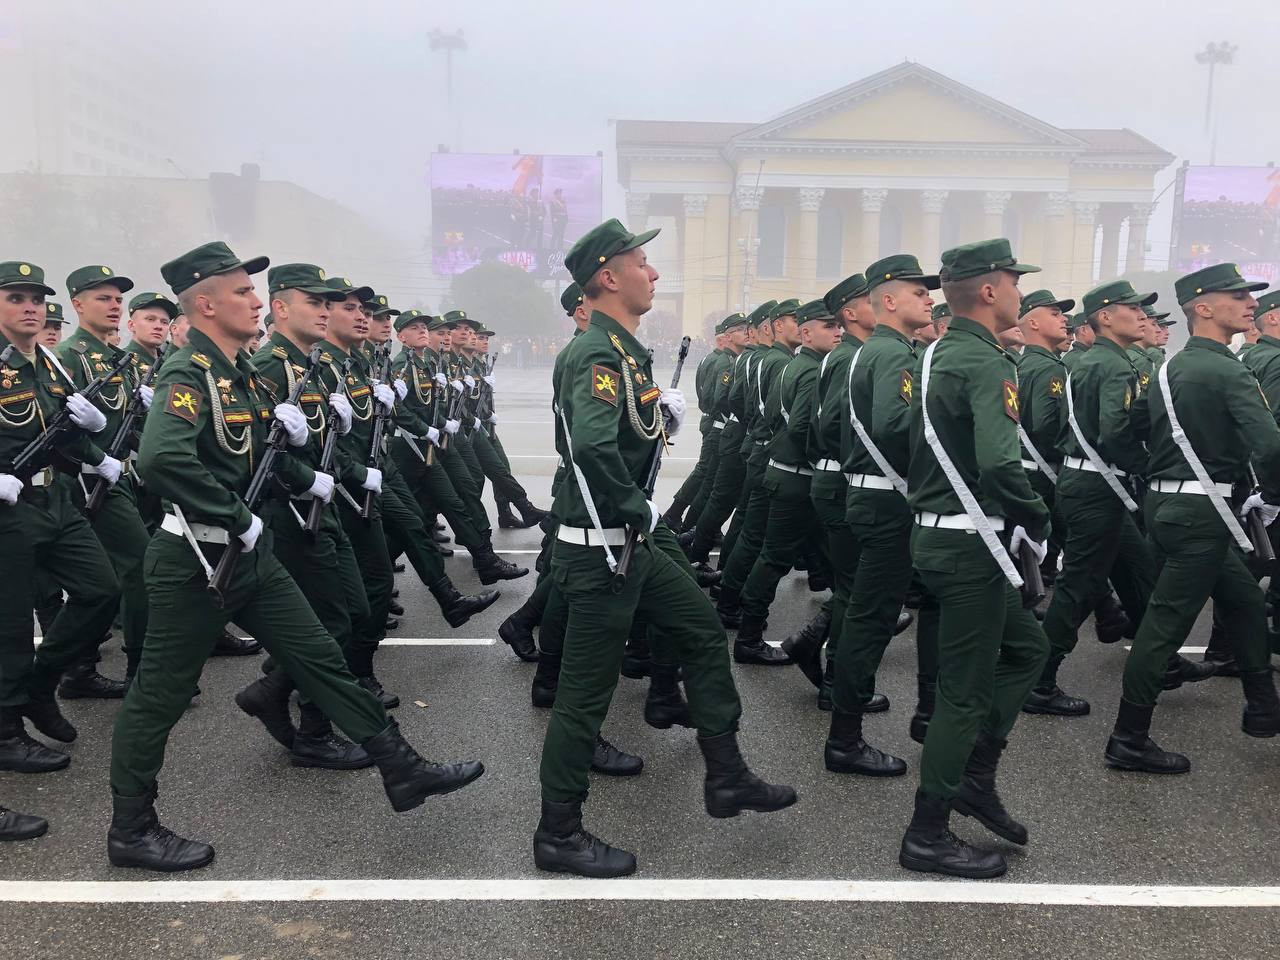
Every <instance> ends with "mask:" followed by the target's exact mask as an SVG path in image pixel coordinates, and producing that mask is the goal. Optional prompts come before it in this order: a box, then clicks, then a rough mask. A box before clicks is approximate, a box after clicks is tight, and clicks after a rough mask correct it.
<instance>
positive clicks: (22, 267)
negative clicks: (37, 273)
mask: <svg viewBox="0 0 1280 960" xmlns="http://www.w3.org/2000/svg"><path fill="white" fill-rule="evenodd" d="M18 272H19V273H20V274H22V275H23V276H24V277H29V276H31V268H30V267H29V266H27V264H25V263H20V264H18Z"/></svg>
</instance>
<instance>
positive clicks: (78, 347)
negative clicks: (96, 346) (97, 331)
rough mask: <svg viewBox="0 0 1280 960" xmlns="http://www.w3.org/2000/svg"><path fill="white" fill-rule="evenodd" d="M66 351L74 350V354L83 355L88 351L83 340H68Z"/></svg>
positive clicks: (87, 345)
mask: <svg viewBox="0 0 1280 960" xmlns="http://www.w3.org/2000/svg"><path fill="white" fill-rule="evenodd" d="M67 349H68V350H74V351H75V352H76V353H84V352H85V351H86V350H88V349H89V344H87V343H86V342H85V341H83V340H68V341H67Z"/></svg>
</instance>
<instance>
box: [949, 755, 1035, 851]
mask: <svg viewBox="0 0 1280 960" xmlns="http://www.w3.org/2000/svg"><path fill="white" fill-rule="evenodd" d="M1005 746H1007V742H1006V741H1004V740H997V739H996V738H995V737H993V736H992V735H991V734H989V733H986V732H985V731H984V732H982V733H979V734H978V739H977V740H976V741H975V742H974V745H973V752H972V753H971V754H969V762H968V764H966V765H965V768H964V778H963V779H962V780H961V781H960V790H959V792H958V793H956V798H955V800H953V801H952V803H951V807H952V809H953V810H955V812H956V813H959V814H961V815H963V816H966V817H973V818H974V819H975V820H977V821H978V822H979V823H981V824H982V825H983V826H984V827H986V828H987V829H988V830H990V831H991V832H992V833H994V834H995V835H996V836H997V837H1004V839H1006V840H1008V841H1009V842H1010V843H1016V844H1018V845H1019V846H1026V844H1027V828H1026V827H1024V826H1023V825H1022V824H1020V823H1019V822H1018V821H1017V820H1015V819H1013V817H1011V816H1009V811H1008V810H1006V809H1005V808H1004V803H1003V802H1001V800H1000V794H998V793H996V767H997V765H999V763H1000V754H1002V753H1003V752H1004V748H1005Z"/></svg>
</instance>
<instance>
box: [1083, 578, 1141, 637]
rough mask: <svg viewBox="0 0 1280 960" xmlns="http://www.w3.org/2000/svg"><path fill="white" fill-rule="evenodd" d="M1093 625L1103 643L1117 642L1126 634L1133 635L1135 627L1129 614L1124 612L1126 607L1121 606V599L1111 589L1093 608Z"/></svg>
mask: <svg viewBox="0 0 1280 960" xmlns="http://www.w3.org/2000/svg"><path fill="white" fill-rule="evenodd" d="M1093 625H1094V629H1095V630H1096V631H1097V634H1098V640H1099V641H1100V642H1101V643H1116V642H1117V641H1119V640H1121V639H1123V638H1124V637H1126V636H1131V634H1130V631H1131V630H1132V629H1133V624H1132V623H1131V622H1130V621H1129V615H1128V614H1126V613H1125V612H1124V607H1122V606H1120V601H1119V600H1117V599H1116V597H1115V594H1113V593H1111V591H1109V590H1108V591H1107V593H1106V594H1105V595H1104V596H1103V598H1102V599H1101V600H1100V601H1099V602H1098V605H1097V606H1096V607H1094V608H1093Z"/></svg>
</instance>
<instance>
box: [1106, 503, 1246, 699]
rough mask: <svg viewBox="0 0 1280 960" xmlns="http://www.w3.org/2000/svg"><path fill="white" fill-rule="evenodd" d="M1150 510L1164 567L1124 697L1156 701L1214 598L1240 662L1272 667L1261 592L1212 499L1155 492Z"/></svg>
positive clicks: (1127, 672)
mask: <svg viewBox="0 0 1280 960" xmlns="http://www.w3.org/2000/svg"><path fill="white" fill-rule="evenodd" d="M1144 512H1145V514H1146V526H1147V531H1148V532H1149V533H1150V535H1151V543H1152V545H1153V546H1154V548H1155V553H1156V559H1157V562H1158V563H1159V566H1160V574H1159V576H1158V577H1157V578H1156V584H1155V589H1154V591H1153V592H1152V594H1151V600H1150V602H1149V603H1148V604H1147V614H1146V616H1145V617H1143V618H1142V623H1141V624H1140V625H1139V627H1138V635H1137V637H1135V638H1134V641H1133V649H1132V650H1131V651H1129V658H1128V659H1127V660H1126V661H1125V665H1124V698H1125V699H1126V700H1128V701H1129V702H1130V703H1135V704H1138V705H1139V706H1150V705H1153V704H1154V703H1155V702H1156V698H1157V697H1159V696H1160V684H1161V680H1162V678H1163V677H1164V672H1165V669H1166V667H1167V666H1168V663H1169V658H1170V657H1171V656H1172V655H1173V654H1174V653H1176V652H1177V650H1178V648H1179V647H1180V646H1182V643H1183V641H1185V640H1186V639H1187V636H1188V634H1190V632H1191V628H1192V626H1193V625H1194V624H1195V622H1196V618H1197V617H1198V616H1199V615H1200V611H1201V610H1203V609H1204V605H1205V602H1206V601H1208V599H1209V598H1210V597H1212V598H1213V609H1214V615H1215V616H1216V617H1217V618H1219V620H1220V621H1221V623H1222V624H1223V626H1224V627H1225V628H1226V631H1227V637H1228V638H1229V639H1230V641H1231V645H1232V648H1233V649H1234V651H1235V657H1236V662H1237V663H1238V664H1239V665H1240V669H1241V670H1242V671H1245V672H1249V671H1254V670H1265V669H1266V668H1267V666H1268V664H1270V662H1271V649H1270V644H1269V643H1268V641H1267V625H1266V608H1265V605H1264V599H1263V595H1262V591H1261V590H1259V589H1258V582H1257V580H1255V579H1254V576H1253V574H1252V573H1250V572H1249V568H1248V566H1247V564H1246V563H1245V559H1244V554H1243V553H1242V552H1241V550H1240V548H1239V547H1238V546H1237V545H1236V542H1235V540H1234V539H1232V536H1231V534H1230V533H1229V532H1228V531H1227V528H1226V526H1225V524H1223V522H1222V518H1221V517H1219V516H1218V513H1217V511H1216V510H1215V509H1214V507H1213V503H1212V502H1211V501H1210V500H1209V498H1208V497H1205V496H1199V495H1196V494H1185V493H1156V492H1155V491H1148V493H1147V498H1146V503H1145V505H1144Z"/></svg>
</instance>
